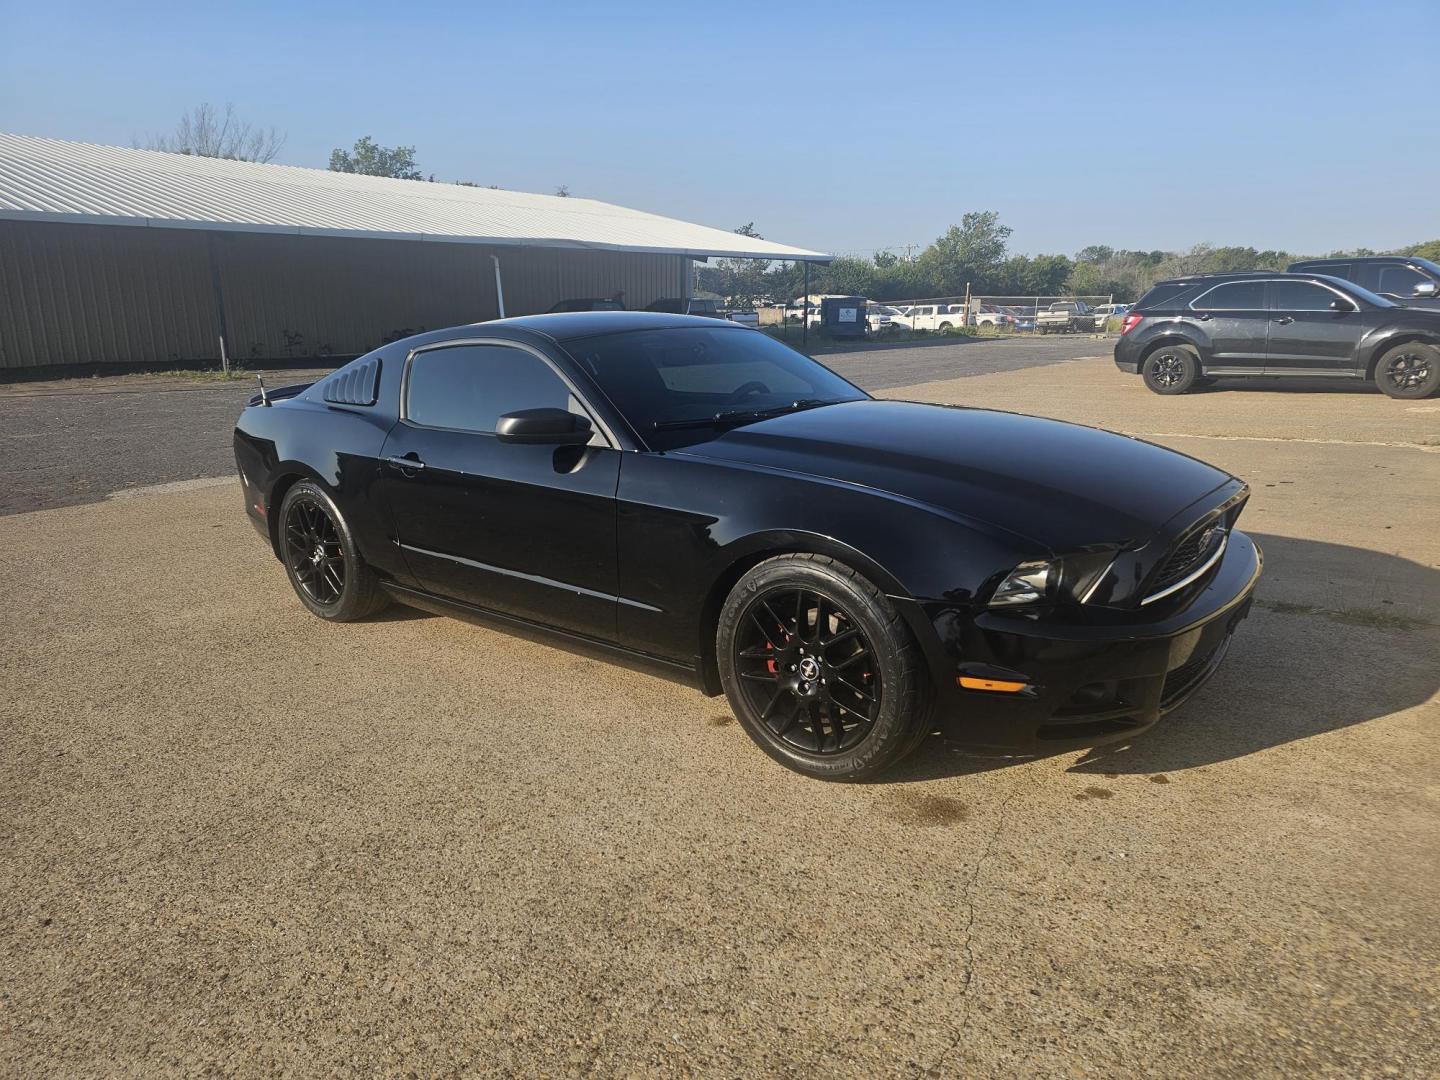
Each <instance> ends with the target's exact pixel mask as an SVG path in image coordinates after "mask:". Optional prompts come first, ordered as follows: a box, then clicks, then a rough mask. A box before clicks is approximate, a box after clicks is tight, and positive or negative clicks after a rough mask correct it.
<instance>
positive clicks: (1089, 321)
mask: <svg viewBox="0 0 1440 1080" xmlns="http://www.w3.org/2000/svg"><path fill="white" fill-rule="evenodd" d="M1104 325H1105V323H1104V320H1102V319H1100V318H1099V317H1098V316H1097V315H1096V314H1095V312H1094V311H1093V310H1092V309H1091V307H1090V305H1089V304H1087V303H1085V301H1083V300H1060V301H1058V302H1056V303H1054V304H1051V305H1050V306H1049V307H1047V308H1046V309H1045V310H1044V311H1039V312H1036V314H1035V329H1036V330H1038V331H1040V333H1042V334H1069V333H1073V332H1081V331H1083V332H1089V331H1092V330H1094V329H1095V328H1096V327H1103V326H1104Z"/></svg>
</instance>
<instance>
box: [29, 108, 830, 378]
mask: <svg viewBox="0 0 1440 1080" xmlns="http://www.w3.org/2000/svg"><path fill="white" fill-rule="evenodd" d="M714 257H725V258H747V259H766V260H795V261H802V262H828V261H829V260H830V256H828V255H825V254H822V253H820V252H816V251H809V250H806V249H803V248H796V247H790V246H788V245H785V244H778V243H774V242H771V241H768V240H759V239H755V238H752V237H747V236H742V235H738V234H736V233H731V232H726V231H724V230H722V229H715V228H710V227H708V226H704V225H696V224H692V223H690V222H685V221H678V220H676V219H674V218H667V217H661V216H659V215H657V214H649V213H645V212H643V211H640V210H631V209H628V208H625V207H621V206H615V205H612V204H609V203H603V202H597V201H595V200H593V199H580V198H566V197H558V196H552V195H532V194H528V193H525V192H518V191H502V190H499V189H496V188H481V187H470V186H466V185H460V184H450V183H432V182H426V181H417V180H394V179H390V178H387V177H376V176H359V175H354V174H349V173H336V172H329V171H325V170H320V169H304V168H296V167H294V166H288V165H262V164H255V163H251V162H241V161H226V160H220V159H215V158H201V157H191V156H188V155H184V154H167V153H158V152H155V151H150V150H134V149H126V148H122V147H113V146H96V145H91V144H87V143H76V142H66V141H61V140H56V139H40V138H32V137H28V136H21V135H9V134H4V133H0V369H17V368H20V369H26V368H28V369H52V368H65V367H73V366H77V365H95V364H106V365H110V364H121V365H154V364H169V363H176V364H193V363H218V362H220V361H221V360H222V359H223V358H224V357H222V342H223V349H224V350H225V354H226V356H228V358H229V359H230V360H231V361H236V362H241V363H244V362H249V361H261V360H264V361H276V360H300V359H304V358H310V357H317V356H320V357H324V356H334V357H344V356H353V355H358V354H360V353H363V352H366V351H368V350H370V349H372V348H374V347H376V346H378V345H380V344H383V343H384V342H386V341H393V340H395V339H396V338H399V337H404V336H408V335H409V334H411V333H416V332H419V331H420V330H423V329H435V328H437V327H442V326H453V325H458V324H462V323H471V322H480V321H484V320H486V319H493V318H497V317H500V316H502V315H524V314H532V313H535V312H539V311H545V310H547V309H548V308H549V307H550V306H551V305H552V304H554V303H555V302H556V301H558V300H562V299H567V298H575V297H614V296H617V295H620V296H622V299H623V302H624V304H625V306H626V307H630V308H641V307H644V306H645V305H646V304H648V303H650V302H652V301H654V300H657V299H660V298H662V297H688V296H689V295H690V292H691V281H692V278H693V274H692V263H693V261H694V260H696V259H709V258H714Z"/></svg>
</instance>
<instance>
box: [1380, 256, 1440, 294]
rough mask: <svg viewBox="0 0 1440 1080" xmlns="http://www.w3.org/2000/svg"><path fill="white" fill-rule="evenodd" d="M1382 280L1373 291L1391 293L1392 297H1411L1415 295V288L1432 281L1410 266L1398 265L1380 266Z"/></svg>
mask: <svg viewBox="0 0 1440 1080" xmlns="http://www.w3.org/2000/svg"><path fill="white" fill-rule="evenodd" d="M1379 269H1380V279H1379V281H1378V282H1377V284H1376V285H1375V288H1374V289H1373V291H1374V292H1378V293H1389V294H1390V295H1391V296H1400V297H1409V296H1413V295H1415V286H1416V285H1420V284H1423V283H1424V282H1426V281H1429V280H1430V279H1429V278H1427V277H1426V276H1425V275H1424V274H1422V273H1420V272H1419V271H1418V270H1411V269H1410V267H1408V266H1401V265H1399V264H1398V263H1396V264H1393V265H1390V264H1385V265H1382V266H1380V268H1379Z"/></svg>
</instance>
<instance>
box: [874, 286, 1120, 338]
mask: <svg viewBox="0 0 1440 1080" xmlns="http://www.w3.org/2000/svg"><path fill="white" fill-rule="evenodd" d="M871 307H872V311H873V310H875V309H876V308H878V309H879V310H880V311H881V312H882V313H884V314H887V315H889V316H890V320H891V324H892V325H894V326H895V327H896V328H897V329H899V328H903V329H906V330H910V331H915V332H923V331H933V332H935V333H964V332H966V330H971V329H974V330H981V331H985V330H989V331H994V332H997V333H1014V334H1031V333H1034V334H1050V333H1102V332H1104V331H1105V330H1107V329H1108V328H1110V321H1111V319H1113V318H1116V317H1117V316H1116V315H1115V303H1114V297H1112V296H1099V295H1094V296H974V295H972V296H969V297H965V296H934V297H928V298H926V299H923V300H890V301H885V302H872V305H871Z"/></svg>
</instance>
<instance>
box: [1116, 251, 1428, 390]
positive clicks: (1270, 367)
mask: <svg viewBox="0 0 1440 1080" xmlns="http://www.w3.org/2000/svg"><path fill="white" fill-rule="evenodd" d="M1115 364H1116V366H1117V367H1119V368H1120V370H1121V371H1124V372H1128V373H1130V374H1132V375H1133V374H1136V373H1138V374H1140V375H1141V376H1142V377H1143V378H1144V380H1145V385H1146V386H1148V387H1149V388H1150V389H1151V390H1153V391H1155V392H1156V393H1157V394H1183V393H1185V392H1186V391H1188V390H1191V389H1193V388H1194V387H1196V386H1197V385H1203V384H1204V383H1205V382H1207V381H1208V380H1210V379H1211V378H1213V377H1215V376H1217V375H1225V376H1231V375H1240V376H1257V375H1263V376H1269V377H1289V376H1295V375H1304V376H1323V377H1329V378H1337V379H1355V380H1366V381H1371V382H1375V383H1378V384H1379V386H1380V389H1381V390H1383V391H1385V393H1387V394H1389V395H1390V396H1391V397H1395V398H1406V399H1414V398H1423V397H1429V396H1430V395H1431V394H1433V393H1435V391H1436V390H1437V388H1440V311H1428V310H1425V309H1423V308H1413V307H1404V306H1402V305H1400V304H1396V303H1395V302H1394V301H1393V300H1388V299H1386V298H1385V297H1383V296H1380V295H1378V294H1377V293H1373V292H1370V291H1369V290H1368V289H1364V288H1361V287H1360V286H1359V285H1356V284H1355V283H1354V282H1350V281H1342V280H1341V279H1340V278H1337V277H1330V276H1328V275H1325V274H1280V273H1273V274H1267V273H1249V274H1202V275H1197V276H1195V277H1184V278H1172V279H1171V280H1169V281H1162V282H1160V283H1158V284H1157V285H1156V286H1155V287H1154V288H1153V289H1151V290H1150V291H1149V292H1148V293H1146V294H1145V295H1144V296H1142V297H1141V298H1140V300H1139V301H1138V302H1137V303H1136V304H1135V306H1134V308H1133V309H1131V311H1130V313H1129V314H1128V315H1126V316H1125V322H1124V325H1123V327H1122V329H1121V332H1120V340H1119V341H1117V342H1116V343H1115Z"/></svg>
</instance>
